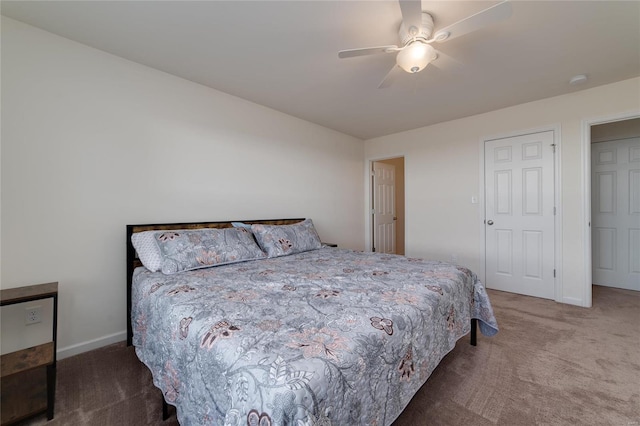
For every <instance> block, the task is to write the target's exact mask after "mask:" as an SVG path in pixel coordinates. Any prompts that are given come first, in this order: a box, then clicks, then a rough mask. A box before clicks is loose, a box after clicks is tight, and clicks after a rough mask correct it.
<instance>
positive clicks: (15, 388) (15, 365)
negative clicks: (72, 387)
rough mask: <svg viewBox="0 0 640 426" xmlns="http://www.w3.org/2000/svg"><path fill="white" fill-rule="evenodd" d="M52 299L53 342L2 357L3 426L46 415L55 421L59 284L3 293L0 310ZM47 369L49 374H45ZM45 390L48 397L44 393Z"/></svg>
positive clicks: (34, 286) (3, 291)
mask: <svg viewBox="0 0 640 426" xmlns="http://www.w3.org/2000/svg"><path fill="white" fill-rule="evenodd" d="M47 298H53V333H52V335H51V336H52V338H51V341H49V342H47V343H43V344H40V345H37V346H33V347H30V348H27V349H22V350H19V351H15V352H11V353H8V354H5V355H2V357H0V361H1V365H0V377H1V378H2V406H1V408H0V410H2V424H3V425H5V424H10V423H14V422H16V421H19V420H22V419H25V418H27V417H31V416H34V415H37V414H41V413H44V412H46V413H47V419H48V420H51V419H53V405H54V402H55V394H56V339H57V334H58V333H57V328H58V283H57V282H54V283H47V284H38V285H31V286H26V287H18V288H10V289H6V290H2V291H0V306H6V305H14V304H16V303H25V302H33V301H34V300H42V299H47ZM45 369H46V372H45ZM43 388H44V389H45V392H46V396H45V395H44V394H43V392H42V389H43Z"/></svg>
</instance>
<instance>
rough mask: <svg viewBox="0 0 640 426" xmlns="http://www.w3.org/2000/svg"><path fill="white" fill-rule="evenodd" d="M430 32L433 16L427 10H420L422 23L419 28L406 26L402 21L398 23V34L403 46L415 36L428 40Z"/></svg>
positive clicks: (415, 37) (431, 31) (431, 30)
mask: <svg viewBox="0 0 640 426" xmlns="http://www.w3.org/2000/svg"><path fill="white" fill-rule="evenodd" d="M432 33H433V17H432V16H431V15H429V14H428V13H427V12H422V25H421V26H420V28H417V29H415V28H414V27H411V28H407V26H406V25H405V23H404V21H402V22H401V23H400V29H399V30H398V35H399V36H400V41H401V43H402V45H403V46H406V45H407V44H408V43H409V42H411V41H413V40H415V39H417V38H420V39H425V40H429V38H431V34H432Z"/></svg>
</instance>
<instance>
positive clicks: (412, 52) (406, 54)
mask: <svg viewBox="0 0 640 426" xmlns="http://www.w3.org/2000/svg"><path fill="white" fill-rule="evenodd" d="M437 57H438V55H437V53H436V50H435V49H434V48H433V47H432V46H431V45H430V44H427V43H423V42H421V41H414V42H413V43H411V44H410V45H409V46H407V47H406V48H404V49H403V50H401V51H400V52H398V56H396V63H397V64H398V66H399V67H400V68H402V69H403V70H405V71H406V72H408V73H416V72H420V71H422V70H423V69H425V67H426V66H427V65H429V62H431V61H433V60H434V59H436V58H437Z"/></svg>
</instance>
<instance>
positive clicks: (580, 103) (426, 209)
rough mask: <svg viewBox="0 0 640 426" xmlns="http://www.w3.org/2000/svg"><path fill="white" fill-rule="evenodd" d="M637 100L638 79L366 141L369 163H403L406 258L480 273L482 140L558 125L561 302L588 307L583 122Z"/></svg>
mask: <svg viewBox="0 0 640 426" xmlns="http://www.w3.org/2000/svg"><path fill="white" fill-rule="evenodd" d="M639 95H640V79H639V78H635V79H631V80H626V81H622V82H618V83H615V84H610V85H606V86H600V87H596V88H592V89H588V90H583V91H579V92H574V93H571V94H568V95H564V96H559V97H555V98H549V99H544V100H541V101H537V102H531V103H527V104H522V105H518V106H514V107H510V108H505V109H501V110H497V111H493V112H489V113H486V114H481V115H476V116H472V117H467V118H463V119H460V120H455V121H450V122H446V123H440V124H436V125H432V126H428V127H423V128H420V129H416V130H412V131H407V132H403V133H398V134H394V135H390V136H385V137H380V138H375V139H371V140H368V141H365V156H366V159H367V160H371V159H376V158H385V157H393V156H397V155H400V154H402V155H404V157H405V178H406V182H405V199H406V212H407V216H406V253H407V255H409V256H420V257H427V258H436V259H441V260H447V261H448V260H450V259H451V254H453V253H456V254H458V257H459V263H460V264H463V265H467V266H468V267H470V268H471V269H473V270H481V269H483V268H481V265H480V259H481V254H480V241H481V230H482V228H481V226H480V221H479V218H480V215H481V212H480V211H479V208H480V204H471V197H472V196H478V195H480V194H479V191H480V190H479V188H480V184H479V181H480V141H481V140H482V139H484V138H486V137H490V136H501V135H509V134H513V133H514V132H520V131H526V130H529V129H536V128H541V127H553V126H559V127H560V129H561V131H560V152H561V156H560V157H561V166H560V167H561V180H560V182H561V194H562V206H561V209H562V219H563V221H562V236H561V238H562V253H561V257H562V264H561V265H559V269H560V270H561V273H562V277H561V282H562V294H561V295H560V301H563V302H566V303H572V304H577V305H582V306H588V305H589V304H590V303H591V298H590V291H587V290H586V289H585V286H586V285H587V284H586V280H587V270H588V269H589V268H588V266H587V265H586V261H585V250H587V249H588V250H590V248H587V247H586V245H588V242H587V241H586V238H585V230H586V229H588V228H587V225H588V224H587V220H585V218H586V216H585V215H586V214H588V212H585V211H584V206H585V199H586V198H585V197H586V195H585V174H584V168H583V165H584V160H583V158H584V157H583V155H585V153H584V152H583V150H584V148H585V147H584V145H583V134H582V129H583V120H589V119H595V118H598V117H607V116H613V115H617V114H624V113H627V112H638V113H640V96H639ZM365 226H367V224H365ZM367 244H368V241H367ZM587 293H588V294H587Z"/></svg>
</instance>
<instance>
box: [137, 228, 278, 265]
mask: <svg viewBox="0 0 640 426" xmlns="http://www.w3.org/2000/svg"><path fill="white" fill-rule="evenodd" d="M139 234H146V235H139ZM131 241H132V243H133V246H134V247H135V248H136V251H137V252H138V256H139V257H140V260H141V261H142V264H143V265H144V266H145V267H146V268H147V269H149V270H151V271H158V270H160V271H161V272H162V273H163V274H167V275H170V274H175V273H176V272H181V271H190V270H193V269H200V268H206V267H209V266H214V265H224V264H228V263H235V262H242V261H245V260H255V259H262V258H264V257H265V256H266V255H265V253H264V252H263V251H262V250H261V249H260V247H258V245H257V244H256V242H255V240H254V238H253V235H252V234H251V232H249V231H247V230H246V229H243V228H222V229H216V228H211V229H194V230H171V231H146V232H140V233H136V234H133V235H132V236H131Z"/></svg>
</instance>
